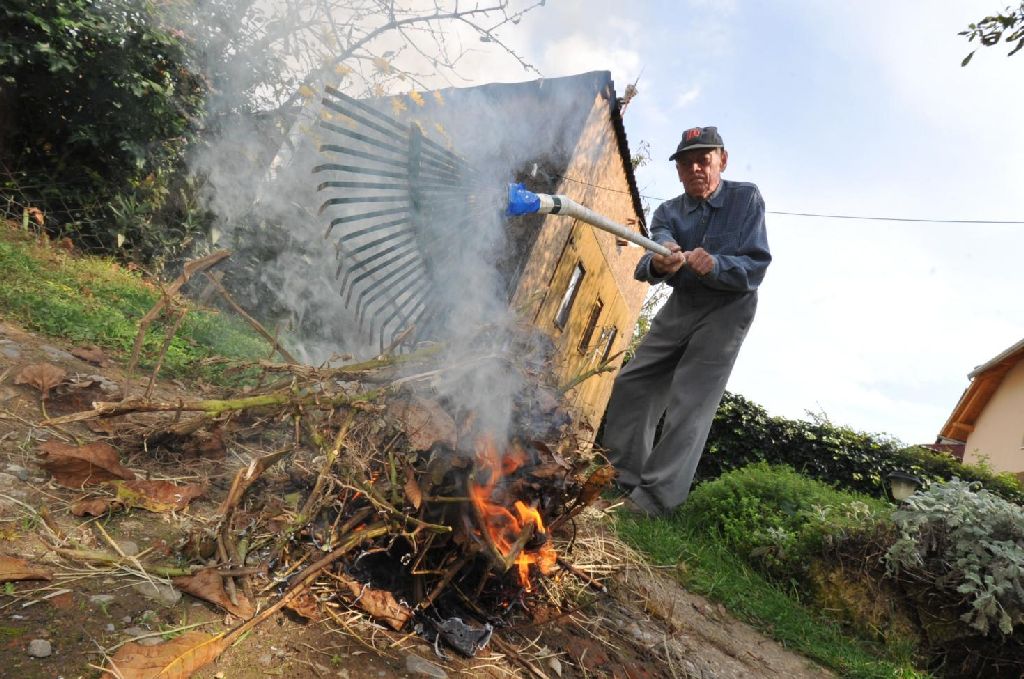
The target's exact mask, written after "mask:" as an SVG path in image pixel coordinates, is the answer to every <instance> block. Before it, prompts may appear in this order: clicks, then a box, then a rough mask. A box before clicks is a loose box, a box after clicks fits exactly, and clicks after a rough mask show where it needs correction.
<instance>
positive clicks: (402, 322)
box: [380, 297, 427, 346]
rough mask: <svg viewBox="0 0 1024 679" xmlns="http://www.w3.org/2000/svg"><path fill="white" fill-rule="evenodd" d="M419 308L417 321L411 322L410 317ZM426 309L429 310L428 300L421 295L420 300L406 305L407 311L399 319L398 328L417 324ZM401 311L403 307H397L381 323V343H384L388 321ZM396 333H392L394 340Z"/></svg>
mask: <svg viewBox="0 0 1024 679" xmlns="http://www.w3.org/2000/svg"><path fill="white" fill-rule="evenodd" d="M417 310H419V313H418V314H417V315H416V321H413V322H410V321H409V320H408V319H410V318H412V317H413V314H416V313H417ZM426 310H427V302H426V298H425V297H420V298H419V299H418V300H416V303H415V304H410V305H407V306H406V311H405V313H404V315H403V316H402V318H400V319H399V320H398V329H399V330H400V329H402V328H408V327H409V326H411V325H416V322H417V321H419V319H420V317H422V316H423V314H424V312H426ZM400 311H401V307H396V308H395V310H394V311H392V312H391V315H390V316H388V317H387V318H385V319H384V321H383V322H382V323H381V325H380V343H381V346H383V345H384V329H385V328H386V327H387V325H388V323H390V322H391V320H392V319H393V318H394V317H395V316H397V315H398V314H399V312H400ZM418 327H419V326H417V328H418ZM397 332H398V330H396V331H395V333H397ZM395 333H392V334H391V339H392V340H394V338H395Z"/></svg>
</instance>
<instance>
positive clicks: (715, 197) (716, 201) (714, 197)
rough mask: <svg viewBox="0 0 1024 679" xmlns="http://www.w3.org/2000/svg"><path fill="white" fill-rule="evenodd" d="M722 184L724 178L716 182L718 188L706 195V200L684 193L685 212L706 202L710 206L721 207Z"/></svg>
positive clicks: (723, 199)
mask: <svg viewBox="0 0 1024 679" xmlns="http://www.w3.org/2000/svg"><path fill="white" fill-rule="evenodd" d="M723 186H725V180H724V179H723V180H721V181H719V182H718V188H717V189H715V192H714V193H712V194H711V195H710V196H708V199H707V200H706V201H704V200H696V199H694V198H690V196H689V195H688V194H686V193H684V194H683V208H684V209H685V210H686V212H687V213H690V212H693V211H694V210H696V209H697V208H698V207H700V204H701V203H708V204H709V205H710V206H711V207H713V208H716V209H717V208H720V207H722V204H723V203H724V202H725V193H724V192H723V191H722V187H723Z"/></svg>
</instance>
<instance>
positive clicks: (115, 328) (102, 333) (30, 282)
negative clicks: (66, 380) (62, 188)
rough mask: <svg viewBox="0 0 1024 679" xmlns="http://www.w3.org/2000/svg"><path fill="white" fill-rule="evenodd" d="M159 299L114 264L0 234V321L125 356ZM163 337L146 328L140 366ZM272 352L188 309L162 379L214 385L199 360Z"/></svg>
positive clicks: (215, 318) (220, 318)
mask: <svg viewBox="0 0 1024 679" xmlns="http://www.w3.org/2000/svg"><path fill="white" fill-rule="evenodd" d="M159 296H160V291H159V290H158V289H157V288H155V287H154V286H153V285H151V284H150V283H148V282H146V281H145V280H144V279H143V278H142V276H141V275H140V274H138V273H137V272H133V271H129V270H128V269H125V268H124V267H121V266H119V265H118V264H117V263H115V262H114V261H113V260H109V259H102V258H95V257H88V258H77V257H72V256H69V255H67V254H66V253H64V252H61V251H59V250H56V249H53V248H46V247H41V246H39V245H37V244H35V243H33V242H32V241H31V240H28V239H27V238H26V237H25V235H24V234H19V233H17V232H15V231H13V230H8V229H3V228H2V227H0V317H6V318H10V319H11V320H14V321H16V322H18V323H20V324H21V325H24V326H25V327H26V328H28V329H29V330H32V331H35V332H40V333H43V334H46V335H49V336H51V337H61V338H65V339H67V340H70V341H72V342H77V343H91V344H96V345H98V346H101V347H104V348H106V349H109V350H113V351H115V352H122V353H128V352H130V350H131V347H132V343H133V342H134V339H135V335H136V333H137V332H138V323H139V320H140V319H141V318H142V317H143V316H144V315H145V314H146V312H147V311H149V309H151V308H152V307H153V305H154V304H155V303H156V301H157V300H158V299H159ZM165 331H166V327H165V326H163V325H161V324H160V323H154V324H153V325H152V326H151V327H150V328H149V330H148V332H147V333H146V338H145V341H144V344H143V352H142V361H141V365H142V367H144V368H145V367H147V365H149V366H151V363H148V362H147V360H146V359H147V357H152V358H153V359H155V357H156V356H157V355H158V354H159V351H160V348H161V346H162V344H163V341H164V334H165ZM269 352H270V348H269V346H268V345H267V343H266V342H265V341H264V340H262V339H261V338H259V337H257V336H255V334H254V333H252V332H251V331H250V330H249V328H248V326H246V325H244V324H243V323H242V322H241V321H239V320H237V319H235V318H232V317H226V316H224V315H222V314H219V313H217V312H215V311H209V310H201V309H190V310H189V311H188V313H187V314H186V316H185V319H184V321H183V322H182V324H181V327H180V328H179V329H178V332H177V334H176V336H175V337H174V339H173V340H172V341H171V343H170V346H169V347H168V349H167V354H166V356H165V357H164V360H163V371H162V374H163V375H164V376H165V377H166V376H172V377H173V376H194V377H204V378H207V379H218V378H219V377H220V375H221V373H219V372H216V370H215V369H213V368H203V369H201V368H199V367H198V366H199V365H200V363H201V361H202V360H203V359H205V358H208V357H211V356H225V357H228V358H236V359H253V358H258V357H266V356H268V355H269ZM221 370H222V369H221Z"/></svg>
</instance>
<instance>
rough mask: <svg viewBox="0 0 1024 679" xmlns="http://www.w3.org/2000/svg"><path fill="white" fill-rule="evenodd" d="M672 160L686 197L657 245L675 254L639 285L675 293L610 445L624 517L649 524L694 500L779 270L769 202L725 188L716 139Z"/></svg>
mask: <svg viewBox="0 0 1024 679" xmlns="http://www.w3.org/2000/svg"><path fill="white" fill-rule="evenodd" d="M669 160H670V161H675V164H676V172H677V173H678V174H679V181H680V182H682V184H683V189H684V193H683V195H681V196H678V197H676V198H673V199H672V200H668V201H666V202H664V203H662V204H661V205H660V206H659V207H658V209H657V210H655V212H654V219H653V220H652V221H651V237H652V238H653V239H654V240H656V241H658V242H659V243H662V244H663V245H665V246H666V247H668V248H669V250H671V251H672V254H671V255H670V256H664V255H658V254H651V253H649V254H647V255H645V256H644V257H643V258H641V260H640V262H639V263H638V264H637V267H636V272H635V274H634V275H635V276H636V278H637V279H638V280H641V281H648V282H649V283H651V284H652V285H655V284H658V283H663V282H664V283H667V284H668V285H670V286H671V287H672V295H671V296H670V297H669V299H668V301H667V302H666V303H665V305H664V306H663V307H662V309H661V311H659V312H658V315H657V316H656V317H655V319H654V321H653V322H652V323H651V328H650V330H649V331H648V333H647V336H646V337H644V339H643V341H642V342H641V343H640V346H639V347H638V348H637V350H636V355H635V356H634V357H633V359H632V360H631V361H629V362H628V363H627V364H626V365H625V366H624V367H623V368H622V371H621V372H620V373H619V375H618V377H617V378H616V380H615V386H614V388H613V390H612V395H611V400H610V402H609V404H608V414H607V420H606V423H605V431H604V439H603V444H604V447H605V448H607V449H608V451H609V459H610V460H611V462H612V464H614V465H615V468H616V470H617V471H618V484H619V485H620V487H622V488H623V489H624V490H626V491H627V492H629V496H628V497H627V498H626V501H625V502H626V507H627V509H629V510H631V511H633V512H638V513H643V514H647V515H652V516H653V515H664V514H667V513H670V512H671V511H672V510H673V509H675V508H676V507H677V506H679V505H680V504H682V503H683V502H684V501H685V500H686V496H687V495H688V494H689V492H690V485H691V483H692V482H693V475H694V472H695V471H696V470H697V463H698V462H699V461H700V456H701V452H702V451H703V450H704V443H705V441H706V440H707V436H708V431H709V430H710V429H711V422H712V420H713V419H714V416H715V411H716V410H717V409H718V404H719V403H720V402H721V400H722V395H723V394H724V393H725V385H726V382H727V381H728V379H729V373H731V372H732V366H733V363H734V362H735V361H736V356H737V354H738V353H739V350H740V345H741V344H742V343H743V339H744V337H746V334H747V330H748V329H749V328H750V324H751V322H752V321H753V320H754V312H755V310H756V309H757V287H758V285H759V284H760V283H761V281H762V280H763V279H764V274H765V270H766V269H767V268H768V264H769V263H770V262H771V254H770V252H769V250H768V238H767V235H766V232H765V224H764V200H763V199H762V198H761V193H760V192H759V191H758V189H757V187H756V186H755V185H754V184H750V183H747V182H733V181H728V180H724V179H722V178H721V175H722V172H724V171H725V168H726V165H727V164H728V161H729V154H728V152H727V151H726V150H725V146H724V144H723V143H722V137H721V136H720V135H719V134H718V130H717V129H716V128H714V127H694V128H691V129H689V130H686V131H685V132H683V138H682V140H681V141H680V142H679V146H678V148H676V152H675V153H673V154H672V156H671V157H670V158H669ZM663 413H664V414H665V424H664V428H663V429H662V432H661V438H660V439H659V440H658V442H657V444H655V443H654V432H655V428H656V426H657V424H658V421H659V419H660V418H661V416H662V414H663Z"/></svg>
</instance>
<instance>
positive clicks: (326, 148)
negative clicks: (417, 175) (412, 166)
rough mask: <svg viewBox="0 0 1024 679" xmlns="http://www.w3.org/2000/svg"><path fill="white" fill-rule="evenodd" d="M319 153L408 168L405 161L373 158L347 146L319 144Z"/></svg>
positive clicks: (364, 152) (371, 155)
mask: <svg viewBox="0 0 1024 679" xmlns="http://www.w3.org/2000/svg"><path fill="white" fill-rule="evenodd" d="M320 152H321V153H326V152H331V153H344V154H346V155H349V156H355V157H356V158H362V159H364V160H372V161H373V162H375V163H380V164H381V165H390V166H392V167H401V168H408V167H409V163H408V162H406V161H402V160H392V159H389V158H382V157H380V156H375V155H373V154H372V153H367V152H366V151H360V150H358V149H354V148H351V147H348V146H340V145H338V144H321V145H320Z"/></svg>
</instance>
